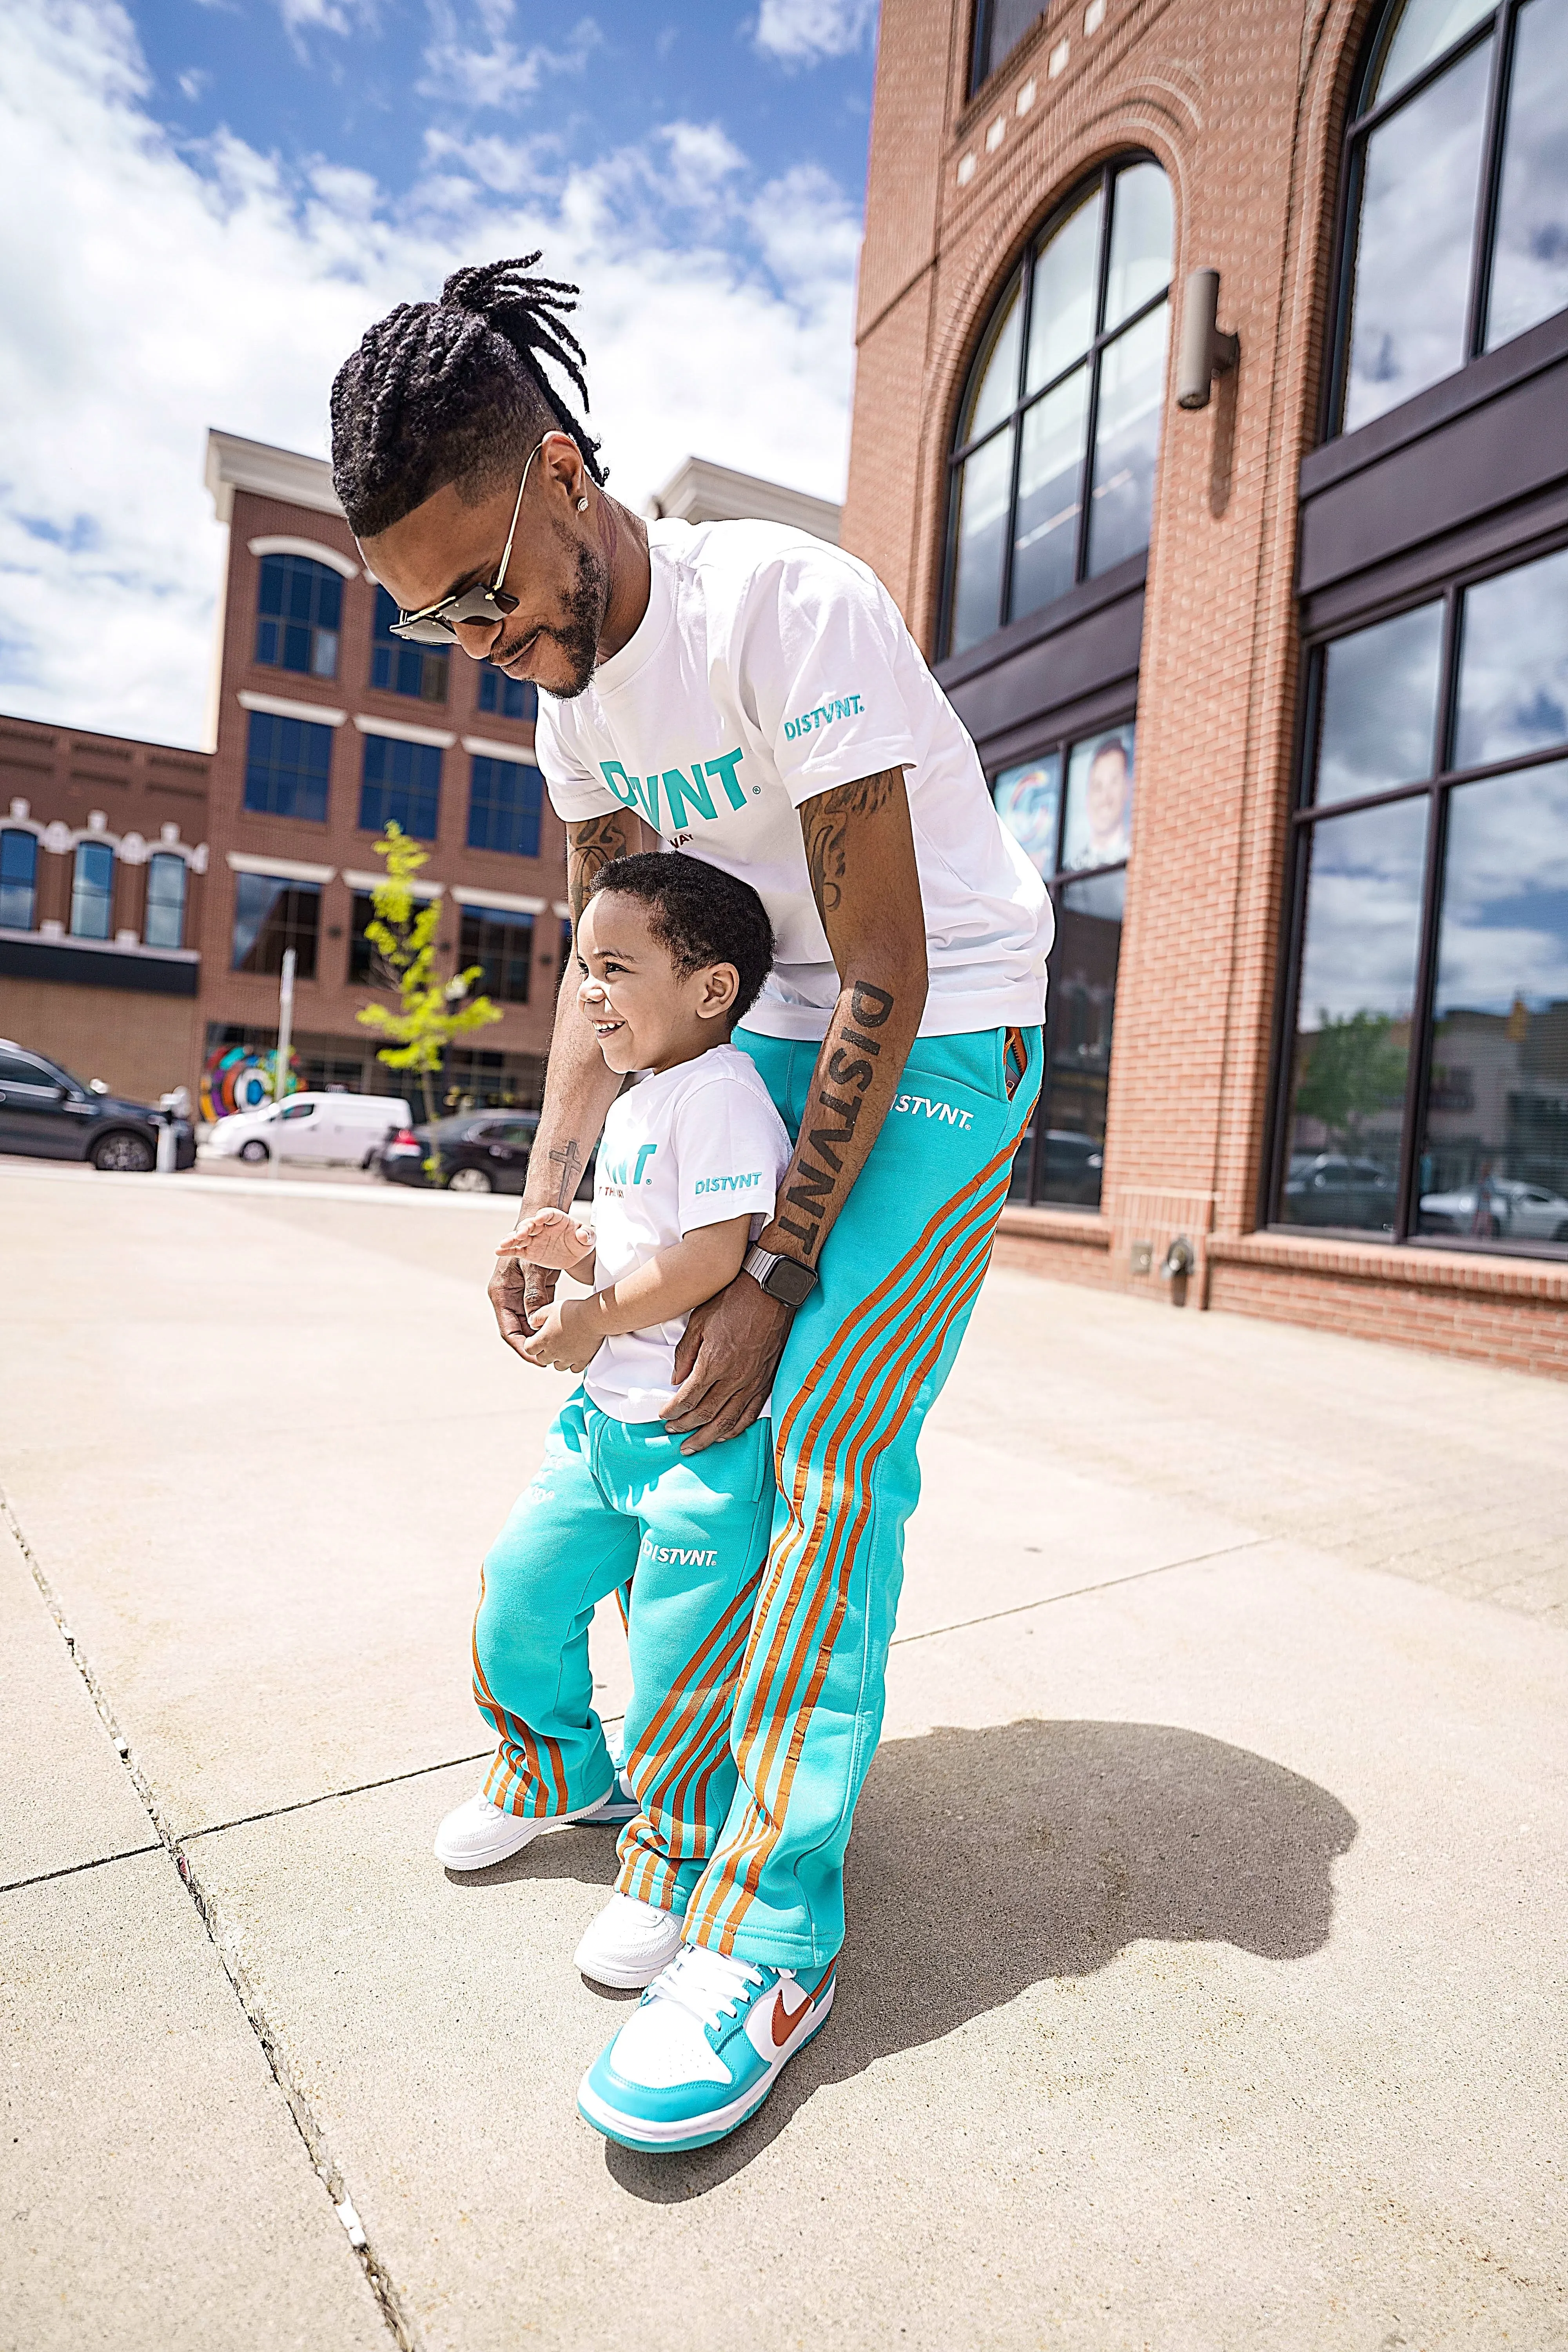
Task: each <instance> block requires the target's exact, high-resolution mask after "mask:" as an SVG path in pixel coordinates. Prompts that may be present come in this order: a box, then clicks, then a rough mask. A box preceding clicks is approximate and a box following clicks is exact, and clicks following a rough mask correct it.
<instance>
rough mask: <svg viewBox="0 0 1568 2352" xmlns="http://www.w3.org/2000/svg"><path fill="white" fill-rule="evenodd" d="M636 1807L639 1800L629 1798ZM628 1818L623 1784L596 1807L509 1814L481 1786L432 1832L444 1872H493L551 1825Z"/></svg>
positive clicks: (617, 1784) (613, 1820) (612, 1820)
mask: <svg viewBox="0 0 1568 2352" xmlns="http://www.w3.org/2000/svg"><path fill="white" fill-rule="evenodd" d="M632 1802H633V1804H634V1806H635V1804H636V1802H637V1800H636V1799H635V1798H633V1800H632ZM625 1820H626V1800H625V1794H624V1792H623V1790H622V1788H621V1785H620V1783H619V1781H618V1780H617V1782H616V1786H615V1787H614V1788H613V1789H612V1790H610V1793H609V1795H608V1796H607V1797H604V1798H601V1799H600V1801H599V1802H598V1803H597V1804H596V1805H584V1806H582V1807H581V1808H580V1809H579V1811H576V1812H574V1813H530V1814H526V1815H525V1814H522V1813H508V1812H503V1811H502V1810H501V1808H500V1805H492V1804H491V1802H490V1801H489V1798H488V1797H487V1796H486V1795H485V1793H484V1791H483V1790H479V1793H478V1794H477V1795H476V1796H472V1797H470V1798H469V1799H468V1802H467V1803H466V1804H461V1805H459V1806H458V1808H457V1809H456V1811H453V1812H450V1813H448V1814H447V1818H446V1820H445V1821H444V1822H442V1824H441V1826H440V1828H439V1829H438V1830H437V1832H436V1859H437V1862H439V1863H443V1864H445V1865H446V1867H447V1869H448V1870H491V1869H493V1868H494V1866H495V1864H497V1863H498V1862H505V1861H506V1860H507V1858H508V1856H509V1855H510V1854H514V1853H521V1852H522V1849H523V1847H524V1846H525V1845H531V1844H532V1843H533V1841H534V1839H535V1838H536V1837H538V1836H539V1835H540V1833H541V1832H542V1831H544V1830H549V1829H554V1828H556V1827H557V1826H558V1825H559V1824H560V1823H561V1822H597V1821H605V1822H612V1823H617V1824H618V1823H619V1822H624V1821H625Z"/></svg>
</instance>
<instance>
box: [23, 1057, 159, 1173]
mask: <svg viewBox="0 0 1568 2352" xmlns="http://www.w3.org/2000/svg"><path fill="white" fill-rule="evenodd" d="M162 1126H163V1119H162V1118H160V1116H159V1114H158V1113H157V1112H156V1111H155V1110H153V1109H151V1108H149V1107H148V1105H147V1104H146V1103H139V1102H125V1101H122V1100H121V1097H119V1096H118V1095H111V1094H110V1092H109V1090H108V1088H107V1087H105V1085H104V1083H103V1080H102V1079H101V1078H94V1079H93V1080H92V1081H91V1083H90V1084H89V1085H87V1086H84V1085H83V1084H82V1082H81V1080H80V1079H79V1078H73V1077H72V1076H71V1074H70V1072H69V1071H68V1070H62V1069H61V1068H60V1066H59V1065H58V1062H49V1061H46V1060H45V1058H44V1056H43V1055H42V1054H33V1053H29V1052H28V1051H27V1049H26V1046H23V1045H13V1044H12V1043H11V1041H10V1039H9V1038H8V1037H0V1151H25V1152H30V1153H31V1154H32V1155H33V1156H34V1157H35V1158H37V1159H39V1160H91V1162H92V1164H93V1166H94V1167H95V1168H105V1169H117V1170H120V1171H123V1172H125V1173H129V1174H132V1175H145V1174H146V1172H147V1171H148V1170H149V1169H151V1168H153V1167H155V1166H156V1164H157V1159H158V1130H159V1129H160V1128H161V1127H162ZM174 1146H175V1161H174V1164H175V1166H176V1167H178V1168H194V1167H195V1163H196V1133H195V1128H194V1127H193V1126H192V1125H191V1122H190V1120H189V1119H188V1118H179V1119H176V1120H175V1121H174Z"/></svg>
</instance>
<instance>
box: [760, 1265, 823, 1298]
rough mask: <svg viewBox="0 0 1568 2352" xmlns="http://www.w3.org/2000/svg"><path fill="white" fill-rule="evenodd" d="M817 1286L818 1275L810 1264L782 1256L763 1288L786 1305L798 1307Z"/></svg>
mask: <svg viewBox="0 0 1568 2352" xmlns="http://www.w3.org/2000/svg"><path fill="white" fill-rule="evenodd" d="M763 1288H764V1289H766V1290H768V1291H770V1292H771V1293H772V1295H773V1297H775V1298H778V1299H782V1300H783V1301H784V1305H785V1306H786V1307H798V1306H800V1305H801V1303H802V1301H803V1300H805V1299H806V1298H809V1297H810V1296H811V1294H812V1292H813V1291H814V1290H815V1289H816V1275H815V1274H813V1272H812V1270H811V1268H810V1267H809V1266H808V1265H799V1264H798V1263H797V1262H796V1260H795V1259H794V1258H792V1257H781V1258H780V1259H779V1261H778V1263H777V1265H774V1266H773V1268H772V1270H771V1272H770V1273H769V1275H768V1278H767V1281H766V1282H765V1284H764V1285H763Z"/></svg>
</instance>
